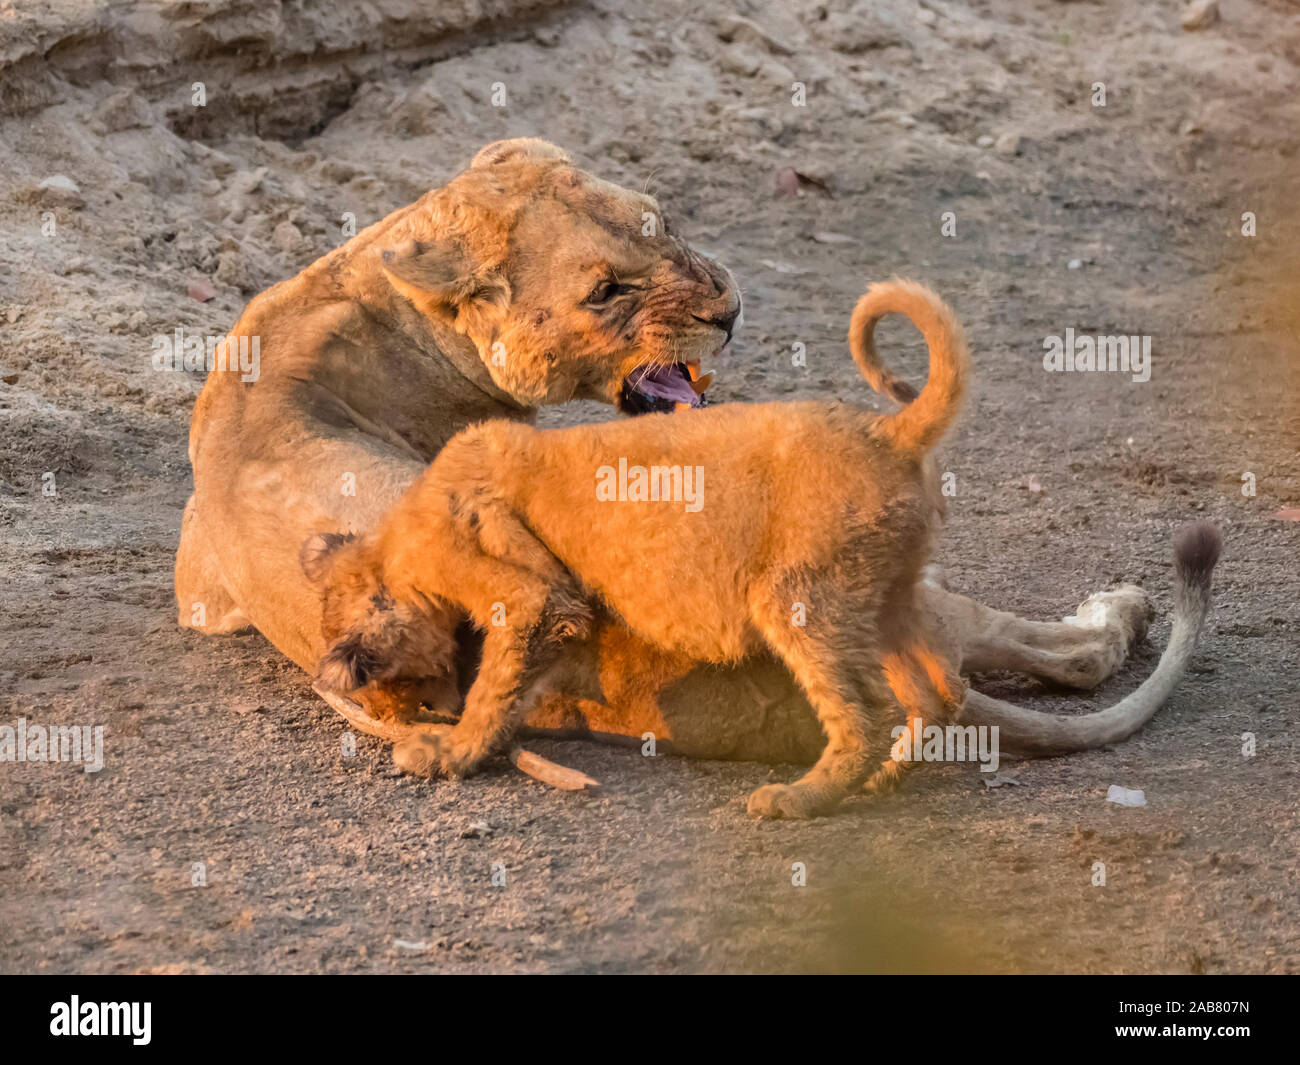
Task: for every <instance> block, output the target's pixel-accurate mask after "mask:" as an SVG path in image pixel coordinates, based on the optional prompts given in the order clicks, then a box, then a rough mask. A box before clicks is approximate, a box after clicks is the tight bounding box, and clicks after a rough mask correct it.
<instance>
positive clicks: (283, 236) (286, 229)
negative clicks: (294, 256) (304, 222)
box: [271, 221, 302, 254]
mask: <svg viewBox="0 0 1300 1065" xmlns="http://www.w3.org/2000/svg"><path fill="white" fill-rule="evenodd" d="M271 239H272V240H273V241H274V242H275V246H276V247H277V248H279V249H280V250H281V251H282V252H284V253H286V254H289V253H291V252H295V251H297V250H298V249H299V248H300V247H302V234H301V233H300V232H298V227H297V226H295V225H294V224H293V223H292V222H289V221H284V222H281V223H280V224H279V225H277V226H276V227H275V229H274V230H273V231H272V233H271Z"/></svg>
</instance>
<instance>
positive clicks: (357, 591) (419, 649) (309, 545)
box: [298, 533, 457, 694]
mask: <svg viewBox="0 0 1300 1065" xmlns="http://www.w3.org/2000/svg"><path fill="white" fill-rule="evenodd" d="M298 561H299V563H300V564H301V566H302V570H303V572H304V573H305V574H306V575H307V579H308V580H310V581H311V582H312V583H313V584H315V585H317V586H318V587H319V588H320V591H321V631H322V632H323V633H324V635H325V640H326V644H327V648H326V651H325V654H324V656H323V657H322V658H321V661H320V665H319V666H318V667H317V670H316V681H317V683H318V684H320V685H321V686H322V687H324V688H327V689H329V690H330V691H335V692H339V693H341V694H342V693H346V692H352V691H356V690H358V689H361V688H365V687H367V686H369V685H371V684H376V685H381V686H382V685H389V684H392V683H394V682H398V681H423V680H428V679H435V678H436V679H441V678H449V677H451V678H454V676H455V663H454V657H453V656H454V652H455V647H454V642H453V641H454V636H453V633H454V632H455V628H456V620H457V619H456V615H455V614H454V613H452V611H451V610H450V608H448V607H447V606H446V605H445V604H442V603H439V602H435V601H432V600H429V599H425V598H422V597H421V598H417V599H416V600H406V599H399V598H397V597H395V596H394V595H392V594H391V593H390V592H389V590H388V589H387V588H386V587H385V586H384V582H383V579H382V571H381V570H380V569H379V567H378V566H377V565H375V564H374V563H373V562H372V560H371V558H370V556H369V553H368V552H367V550H366V545H365V542H364V541H360V540H357V539H356V537H355V536H354V535H353V534H350V533H349V534H347V535H344V534H342V533H317V534H316V535H315V536H311V537H308V538H307V540H305V541H304V542H303V545H302V547H301V549H300V550H299V552H298Z"/></svg>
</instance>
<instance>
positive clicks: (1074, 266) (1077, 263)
mask: <svg viewBox="0 0 1300 1065" xmlns="http://www.w3.org/2000/svg"><path fill="white" fill-rule="evenodd" d="M1065 268H1066V269H1067V270H1082V269H1083V260H1082V259H1071V260H1070V261H1069V262H1068V263H1066V264H1065Z"/></svg>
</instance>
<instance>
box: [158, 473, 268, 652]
mask: <svg viewBox="0 0 1300 1065" xmlns="http://www.w3.org/2000/svg"><path fill="white" fill-rule="evenodd" d="M205 532H206V530H205V529H204V528H203V526H202V525H201V524H200V523H199V518H198V512H197V510H196V509H195V506H194V497H193V496H190V498H189V501H188V502H187V503H186V504H185V514H184V516H183V517H182V518H181V542H180V546H179V547H178V548H177V550H176V569H175V576H174V587H175V590H176V612H177V619H176V620H177V623H178V624H179V625H180V626H181V628H185V629H197V630H198V631H199V632H203V633H207V634H208V635H209V636H216V635H220V634H222V633H228V632H238V631H239V630H240V629H246V628H248V627H249V626H250V625H252V622H251V621H249V619H248V616H247V615H246V614H245V613H244V612H243V611H242V610H240V609H239V607H238V606H237V605H236V604H235V600H234V598H233V597H232V596H231V594H230V593H229V592H228V591H227V590H226V586H225V583H224V582H223V580H222V577H221V566H220V564H219V563H218V561H217V556H216V553H215V552H214V551H213V544H214V543H216V542H219V541H217V540H214V539H210V538H209V537H207V536H206V535H205Z"/></svg>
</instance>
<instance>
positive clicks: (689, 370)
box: [618, 362, 713, 414]
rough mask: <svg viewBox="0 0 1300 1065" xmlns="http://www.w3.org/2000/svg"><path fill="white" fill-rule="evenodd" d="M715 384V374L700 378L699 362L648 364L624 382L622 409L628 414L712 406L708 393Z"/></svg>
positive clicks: (619, 403)
mask: <svg viewBox="0 0 1300 1065" xmlns="http://www.w3.org/2000/svg"><path fill="white" fill-rule="evenodd" d="M712 381H713V374H711V373H709V374H705V375H704V376H702V377H701V376H700V364H699V363H698V362H672V363H667V364H663V363H655V364H650V363H647V364H645V365H642V366H638V367H637V368H636V369H635V370H633V371H632V372H631V373H630V374H628V375H627V376H626V377H625V378H624V379H623V390H622V392H621V393H620V394H619V397H618V406H619V409H620V410H622V411H623V413H624V414H650V413H653V412H661V411H672V410H684V409H688V408H690V407H704V406H707V405H708V402H709V401H708V399H707V397H706V396H705V395H704V392H705V390H706V389H707V388H708V387H709V385H710V383H711V382H712Z"/></svg>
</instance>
